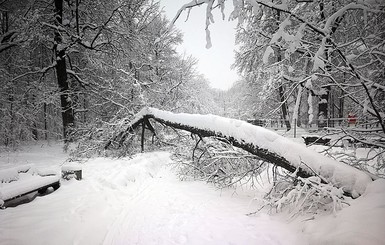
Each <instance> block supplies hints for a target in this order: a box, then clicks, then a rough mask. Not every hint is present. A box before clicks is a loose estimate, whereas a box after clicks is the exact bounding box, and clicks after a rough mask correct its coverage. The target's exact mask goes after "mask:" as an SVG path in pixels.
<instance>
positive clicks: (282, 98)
mask: <svg viewBox="0 0 385 245" xmlns="http://www.w3.org/2000/svg"><path fill="white" fill-rule="evenodd" d="M280 18H281V11H279V10H277V16H276V20H277V23H279V22H280ZM276 55H277V63H279V62H281V61H282V56H281V49H280V48H279V47H277V48H276ZM279 82H280V84H279V87H278V95H279V101H280V102H281V112H282V119H283V120H284V121H285V125H286V130H287V131H290V129H291V124H290V121H289V115H288V111H287V101H286V98H285V89H284V87H283V85H282V81H281V80H280V81H279Z"/></svg>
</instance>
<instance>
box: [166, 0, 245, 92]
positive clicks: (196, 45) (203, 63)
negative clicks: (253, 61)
mask: <svg viewBox="0 0 385 245" xmlns="http://www.w3.org/2000/svg"><path fill="white" fill-rule="evenodd" d="M190 1H191V0H179V1H178V0H160V3H161V5H162V7H164V8H163V9H164V11H165V13H166V15H167V16H168V18H169V19H170V21H171V20H172V19H173V18H174V16H175V15H176V12H177V11H178V10H179V9H180V7H182V6H183V5H184V4H185V3H188V2H190ZM227 5H228V6H226V8H227V9H226V13H227V14H226V20H222V17H221V14H220V11H219V9H215V10H214V21H215V23H213V24H211V25H210V32H211V42H212V47H211V48H210V49H206V33H205V21H206V15H205V11H206V5H202V6H200V7H196V8H193V9H192V11H191V13H190V17H189V19H188V21H187V22H186V21H185V20H186V16H187V12H186V11H185V12H184V13H183V14H182V15H181V16H180V17H179V19H178V20H177V22H176V24H175V26H176V28H177V29H179V30H181V31H182V33H183V44H182V45H181V46H180V47H178V51H179V52H180V53H182V54H183V53H184V52H185V53H186V54H187V55H192V56H193V57H195V58H197V59H198V60H199V61H198V71H199V72H200V73H201V74H203V75H204V76H205V77H206V78H207V79H208V80H209V82H210V84H211V86H212V87H214V88H219V89H223V90H225V89H228V88H230V87H231V85H232V84H233V83H234V82H235V81H236V80H237V79H238V75H237V73H236V71H235V70H231V68H230V67H231V65H232V63H233V62H234V52H233V50H234V46H235V27H236V22H235V21H228V17H229V15H230V12H231V10H232V7H233V6H232V5H231V3H230V2H229V1H228V3H227Z"/></svg>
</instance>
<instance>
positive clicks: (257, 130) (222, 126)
mask: <svg viewBox="0 0 385 245" xmlns="http://www.w3.org/2000/svg"><path fill="white" fill-rule="evenodd" d="M144 117H147V118H154V119H155V120H157V119H161V120H163V121H168V122H172V123H174V124H180V125H187V126H188V127H192V128H198V129H205V130H208V131H212V132H215V133H216V135H218V136H220V137H227V138H229V137H231V138H234V139H235V140H236V141H238V142H242V143H244V144H250V145H252V146H254V147H256V148H258V149H259V150H265V151H268V152H272V153H275V154H277V155H278V156H281V157H283V158H284V159H286V160H287V161H288V162H289V163H290V164H291V165H292V166H293V167H295V168H298V167H301V169H303V170H305V171H306V172H308V173H309V175H319V176H320V177H321V178H323V179H324V180H325V181H327V182H329V183H331V184H333V185H334V186H336V187H339V188H343V190H344V191H345V192H348V193H351V195H352V196H359V195H362V194H363V193H364V192H365V189H366V186H367V185H368V184H369V183H370V182H372V179H371V178H370V177H369V176H368V175H367V174H366V173H364V172H362V171H360V170H358V169H356V168H354V167H351V166H349V165H346V164H344V163H341V162H338V161H336V160H334V159H331V158H328V157H326V156H324V155H322V154H319V153H317V152H315V151H313V150H311V149H308V148H307V147H306V146H304V145H302V144H299V143H296V142H293V141H291V140H290V139H288V138H285V137H283V136H280V135H278V134H277V133H275V132H273V131H270V130H268V129H265V128H262V127H259V126H255V125H252V124H249V123H247V122H245V121H241V120H236V119H230V118H224V117H220V116H215V115H200V114H187V113H172V112H168V111H162V110H159V109H155V108H144V109H142V110H141V111H140V112H139V113H138V114H137V115H136V117H135V119H134V120H133V121H132V122H131V125H133V124H135V123H137V122H138V121H140V120H142V119H143V118H144Z"/></svg>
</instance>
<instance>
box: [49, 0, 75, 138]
mask: <svg viewBox="0 0 385 245" xmlns="http://www.w3.org/2000/svg"><path fill="white" fill-rule="evenodd" d="M55 20H56V25H57V26H60V25H61V24H62V21H63V0H55ZM60 44H62V37H61V33H60V31H59V30H58V28H57V29H56V30H55V45H54V50H55V55H56V67H55V69H56V77H57V82H58V85H59V90H60V104H61V110H62V111H61V114H62V120H63V137H64V141H65V142H68V141H69V136H70V133H71V129H72V128H73V127H74V124H75V118H74V111H73V108H72V101H71V97H70V90H69V83H68V76H67V66H66V59H65V57H66V53H65V50H64V49H62V48H61V47H60Z"/></svg>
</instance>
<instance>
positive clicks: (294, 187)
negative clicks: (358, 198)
mask: <svg viewBox="0 0 385 245" xmlns="http://www.w3.org/2000/svg"><path fill="white" fill-rule="evenodd" d="M285 178H286V180H285V179H280V180H278V181H277V182H276V183H275V184H274V186H273V188H272V189H271V191H270V192H269V193H268V194H267V195H266V199H267V200H268V205H269V206H270V207H272V208H273V209H274V210H276V211H277V212H280V211H288V212H290V213H291V214H292V215H293V216H295V215H298V214H302V213H316V212H318V211H319V210H324V211H332V212H333V213H335V212H336V211H337V210H340V209H341V208H342V204H343V200H344V196H343V190H342V189H340V188H336V187H334V186H332V185H330V184H325V183H322V181H321V179H320V178H319V177H317V176H312V177H309V178H302V177H298V176H297V177H292V176H286V177H285Z"/></svg>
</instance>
